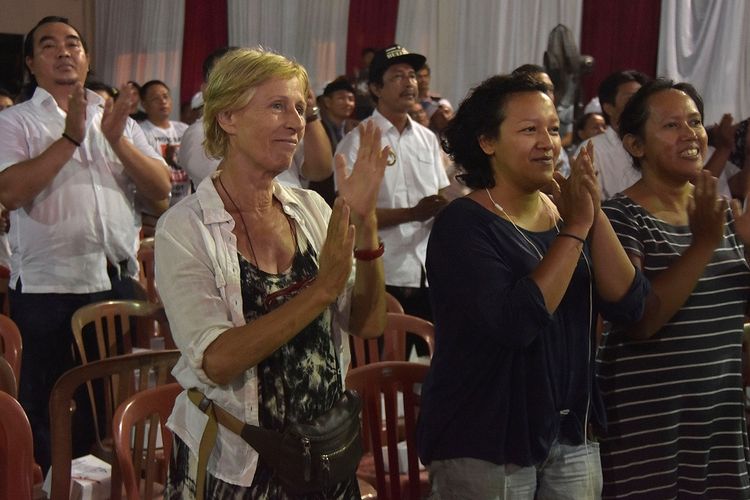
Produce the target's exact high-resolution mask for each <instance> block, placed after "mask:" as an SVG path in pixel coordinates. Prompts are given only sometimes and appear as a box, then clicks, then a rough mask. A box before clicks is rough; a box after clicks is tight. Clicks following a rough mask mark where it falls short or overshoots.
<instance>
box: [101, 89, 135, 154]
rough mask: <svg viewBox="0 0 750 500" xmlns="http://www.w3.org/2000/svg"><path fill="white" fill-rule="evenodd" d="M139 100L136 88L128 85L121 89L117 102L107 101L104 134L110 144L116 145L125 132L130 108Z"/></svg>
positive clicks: (105, 104)
mask: <svg viewBox="0 0 750 500" xmlns="http://www.w3.org/2000/svg"><path fill="white" fill-rule="evenodd" d="M137 100H138V96H137V90H136V89H135V87H134V86H133V85H132V84H130V83H126V84H125V85H123V86H122V87H120V94H119V97H118V98H117V101H115V100H114V99H107V101H106V102H105V103H104V114H102V133H103V134H104V137H106V139H107V141H108V142H109V143H110V144H115V143H116V142H117V141H119V140H120V138H121V137H122V134H123V132H124V131H125V124H126V123H127V121H128V116H129V111H130V108H131V107H132V106H133V104H135V102H136V101H137Z"/></svg>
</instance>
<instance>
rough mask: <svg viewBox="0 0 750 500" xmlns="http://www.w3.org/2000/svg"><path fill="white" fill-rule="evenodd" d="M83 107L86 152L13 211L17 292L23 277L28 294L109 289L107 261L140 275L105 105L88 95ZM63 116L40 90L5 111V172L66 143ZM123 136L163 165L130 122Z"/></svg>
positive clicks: (1, 161) (128, 191) (132, 219)
mask: <svg viewBox="0 0 750 500" xmlns="http://www.w3.org/2000/svg"><path fill="white" fill-rule="evenodd" d="M86 100H87V106H86V135H85V139H84V140H83V143H82V144H81V146H80V147H78V148H76V150H75V152H74V153H73V156H72V157H71V159H70V160H68V162H67V163H66V164H65V165H64V166H63V167H62V168H61V169H60V171H59V172H58V173H57V175H56V176H55V177H54V179H53V180H52V182H50V183H49V185H47V186H46V187H45V188H44V189H43V190H42V191H41V192H40V193H39V194H38V195H37V196H36V198H34V200H33V201H32V202H31V203H29V204H28V205H26V206H23V207H21V208H18V209H16V210H13V211H11V212H10V232H9V233H8V239H9V241H10V247H11V266H10V267H11V282H10V287H11V288H12V289H14V290H15V284H16V283H17V280H18V279H19V278H21V280H22V282H23V291H24V293H95V292H102V291H105V290H109V289H110V287H111V283H110V279H109V276H108V275H107V261H109V262H112V263H119V262H122V261H127V263H128V264H127V275H128V276H136V275H137V273H138V263H137V260H136V252H137V250H138V244H139V232H140V229H141V216H140V213H138V212H137V211H136V209H135V203H134V200H135V184H134V183H133V181H132V180H131V179H130V177H129V176H128V175H127V173H126V172H125V168H124V166H123V164H122V161H121V160H120V158H119V157H118V156H117V155H116V154H115V152H114V151H113V150H112V147H111V146H110V145H109V142H107V139H106V138H105V137H104V134H103V133H102V130H101V119H102V113H103V110H104V100H103V99H102V98H101V97H100V96H98V95H97V94H96V93H94V92H91V91H87V92H86ZM65 117H66V114H65V112H64V111H63V110H62V109H60V108H59V107H58V106H57V103H56V102H55V99H54V98H53V97H52V96H51V95H50V94H49V93H48V92H47V91H46V90H44V89H42V88H41V87H39V88H37V89H36V92H34V95H33V97H32V98H31V99H30V100H28V101H26V102H23V103H21V104H17V105H16V106H12V107H10V108H8V109H6V110H4V111H2V112H0V172H2V171H3V170H5V169H7V168H8V167H10V166H12V165H15V164H16V163H19V162H22V161H24V160H28V159H31V158H36V157H37V156H39V155H40V154H42V153H43V152H44V151H46V150H47V148H49V146H50V145H51V144H52V143H53V142H54V141H57V140H58V139H59V138H60V137H61V135H62V133H63V130H64V129H65ZM123 135H124V137H126V138H127V139H128V140H130V141H131V142H132V143H133V144H134V145H135V147H136V148H138V150H140V151H141V153H143V154H144V155H146V156H148V157H150V158H156V159H159V160H161V161H163V160H162V158H161V156H160V155H159V154H158V153H157V152H156V151H154V148H152V147H151V146H150V145H149V144H148V142H147V141H146V137H145V136H144V135H143V131H142V130H141V128H140V127H139V126H138V124H137V123H136V122H135V121H133V120H131V119H128V120H127V123H126V124H125V130H124V132H123ZM164 168H167V166H166V164H164Z"/></svg>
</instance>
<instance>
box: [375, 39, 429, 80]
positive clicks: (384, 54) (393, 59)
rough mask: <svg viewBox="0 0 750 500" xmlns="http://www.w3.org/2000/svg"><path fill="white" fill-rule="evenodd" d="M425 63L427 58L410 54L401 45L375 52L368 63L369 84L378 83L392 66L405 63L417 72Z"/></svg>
mask: <svg viewBox="0 0 750 500" xmlns="http://www.w3.org/2000/svg"><path fill="white" fill-rule="evenodd" d="M425 61H427V58H426V57H425V56H423V55H422V54H412V53H410V52H409V51H408V50H406V49H405V48H403V47H402V46H401V45H391V46H390V47H386V48H385V49H382V50H379V51H377V52H375V56H374V57H373V58H372V62H371V63H370V77H369V82H370V83H374V82H378V81H380V79H381V78H382V77H383V73H385V71H386V70H387V69H388V68H389V67H391V66H393V65H394V64H398V63H405V64H408V65H409V66H411V67H412V68H414V70H415V71H418V70H419V69H420V68H421V67H422V66H424V63H425Z"/></svg>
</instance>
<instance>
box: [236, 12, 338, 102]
mask: <svg viewBox="0 0 750 500" xmlns="http://www.w3.org/2000/svg"><path fill="white" fill-rule="evenodd" d="M227 11H228V16H229V44H230V45H237V46H240V47H255V46H257V45H262V46H263V47H265V48H267V49H272V50H275V51H277V52H279V53H281V54H284V55H286V56H288V57H292V58H294V59H295V60H297V61H298V62H299V63H301V64H302V65H303V66H304V67H305V69H307V71H308V73H309V75H310V85H311V86H312V89H313V91H314V92H315V93H316V95H317V94H321V93H322V92H323V87H324V86H325V85H326V83H328V82H330V81H331V80H333V79H334V78H336V77H337V76H339V75H342V74H344V73H345V72H346V35H347V25H348V22H349V0H256V1H253V2H248V1H246V0H228V1H227Z"/></svg>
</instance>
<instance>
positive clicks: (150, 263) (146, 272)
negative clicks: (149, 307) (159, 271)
mask: <svg viewBox="0 0 750 500" xmlns="http://www.w3.org/2000/svg"><path fill="white" fill-rule="evenodd" d="M138 264H139V266H140V268H141V270H140V274H139V277H138V279H139V281H140V282H141V284H142V285H143V287H144V288H145V289H146V294H147V296H148V301H149V302H152V303H154V304H161V298H159V292H158V291H157V290H156V282H155V281H154V238H153V237H150V238H143V239H142V240H141V246H140V247H139V248H138Z"/></svg>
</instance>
